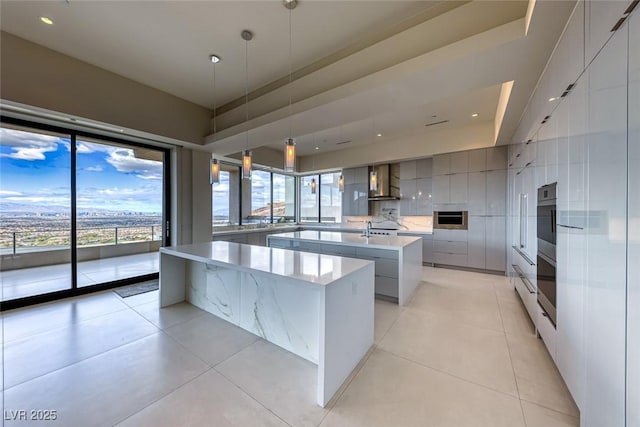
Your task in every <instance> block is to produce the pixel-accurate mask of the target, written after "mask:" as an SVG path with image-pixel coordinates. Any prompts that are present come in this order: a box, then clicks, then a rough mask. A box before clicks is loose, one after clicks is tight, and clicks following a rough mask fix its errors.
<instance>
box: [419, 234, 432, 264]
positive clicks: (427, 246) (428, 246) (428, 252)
mask: <svg viewBox="0 0 640 427" xmlns="http://www.w3.org/2000/svg"><path fill="white" fill-rule="evenodd" d="M422 262H424V263H433V236H422Z"/></svg>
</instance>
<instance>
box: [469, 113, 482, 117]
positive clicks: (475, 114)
mask: <svg viewBox="0 0 640 427" xmlns="http://www.w3.org/2000/svg"><path fill="white" fill-rule="evenodd" d="M479 115H480V114H478V113H473V114H472V115H471V117H478V116H479Z"/></svg>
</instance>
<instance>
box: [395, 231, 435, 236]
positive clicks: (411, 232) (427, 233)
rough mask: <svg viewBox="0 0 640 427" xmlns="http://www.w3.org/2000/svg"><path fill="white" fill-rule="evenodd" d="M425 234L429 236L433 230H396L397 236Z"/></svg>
mask: <svg viewBox="0 0 640 427" xmlns="http://www.w3.org/2000/svg"><path fill="white" fill-rule="evenodd" d="M414 234H415V235H416V236H417V235H427V236H431V235H433V231H413V230H398V235H399V236H404V235H414Z"/></svg>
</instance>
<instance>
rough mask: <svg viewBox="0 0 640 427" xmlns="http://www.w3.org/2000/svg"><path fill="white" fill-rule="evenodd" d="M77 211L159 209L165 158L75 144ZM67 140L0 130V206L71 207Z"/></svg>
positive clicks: (103, 146)
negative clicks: (159, 160) (144, 157)
mask: <svg viewBox="0 0 640 427" xmlns="http://www.w3.org/2000/svg"><path fill="white" fill-rule="evenodd" d="M77 153H78V155H77V171H78V172H77V192H78V194H77V203H78V211H82V210H88V209H107V210H110V211H132V212H144V213H160V212H161V211H162V162H157V161H151V160H145V159H139V158H136V157H135V156H134V152H133V150H131V149H127V148H122V147H116V146H111V145H106V144H98V143H92V142H87V141H82V140H79V141H78V142H77ZM70 162H71V160H70V142H69V139H68V138H64V137H58V136H52V135H44V134H36V133H30V132H23V131H18V130H13V129H6V128H1V129H0V205H2V204H5V205H8V204H10V203H17V204H22V205H28V206H34V207H36V206H47V207H51V206H63V207H68V206H69V205H70V173H71V170H70Z"/></svg>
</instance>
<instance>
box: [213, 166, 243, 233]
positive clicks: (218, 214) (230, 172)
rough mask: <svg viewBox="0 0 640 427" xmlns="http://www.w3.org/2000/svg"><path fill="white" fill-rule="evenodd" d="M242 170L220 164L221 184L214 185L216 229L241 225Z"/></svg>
mask: <svg viewBox="0 0 640 427" xmlns="http://www.w3.org/2000/svg"><path fill="white" fill-rule="evenodd" d="M239 181H240V168H239V167H238V166H234V165H229V164H226V163H221V164H220V182H218V183H216V184H213V186H212V187H213V188H212V192H213V196H212V200H211V201H212V210H211V212H212V223H213V226H214V227H219V226H223V225H238V224H240V215H239V214H238V212H239V206H240V205H239V202H240V201H239V197H238V194H239V189H240V182H239Z"/></svg>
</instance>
